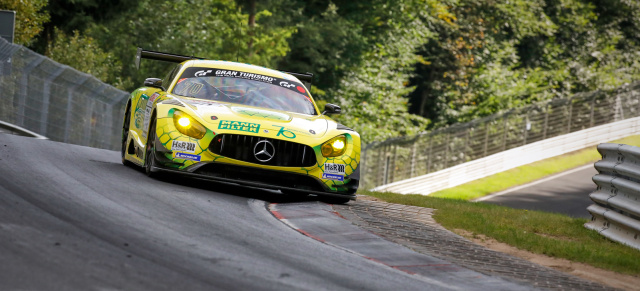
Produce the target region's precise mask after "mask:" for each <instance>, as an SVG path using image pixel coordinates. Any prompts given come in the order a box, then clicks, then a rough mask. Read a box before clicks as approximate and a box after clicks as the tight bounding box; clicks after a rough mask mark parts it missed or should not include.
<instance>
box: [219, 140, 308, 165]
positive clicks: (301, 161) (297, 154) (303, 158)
mask: <svg viewBox="0 0 640 291" xmlns="http://www.w3.org/2000/svg"><path fill="white" fill-rule="evenodd" d="M261 140H267V141H269V142H271V144H273V147H274V148H275V154H274V155H273V158H272V159H271V160H269V161H267V162H262V161H259V160H258V159H256V157H255V155H254V149H255V147H256V143H257V142H259V141H261ZM209 150H211V151H212V152H213V153H215V154H217V155H221V156H224V157H228V158H232V159H235V160H240V161H245V162H249V163H255V164H261V165H269V166H279V167H310V166H313V165H315V164H316V154H315V152H314V151H313V149H312V148H311V147H310V146H308V145H303V144H299V143H295V142H290V141H285V140H279V139H272V138H265V137H258V136H250V135H242V134H218V135H216V136H215V138H214V139H213V141H212V142H211V145H210V146H209ZM263 159H264V158H263Z"/></svg>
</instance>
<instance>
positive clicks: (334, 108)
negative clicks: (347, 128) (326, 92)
mask: <svg viewBox="0 0 640 291" xmlns="http://www.w3.org/2000/svg"><path fill="white" fill-rule="evenodd" d="M341 112H342V109H340V106H338V105H335V104H331V103H327V104H325V105H324V112H322V114H323V115H324V114H340V113H341Z"/></svg>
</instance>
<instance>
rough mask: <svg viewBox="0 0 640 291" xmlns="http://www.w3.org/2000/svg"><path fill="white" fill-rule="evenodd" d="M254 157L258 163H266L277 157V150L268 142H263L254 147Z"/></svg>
mask: <svg viewBox="0 0 640 291" xmlns="http://www.w3.org/2000/svg"><path fill="white" fill-rule="evenodd" d="M253 155H254V156H255V157H256V159H257V160H258V161H261V162H263V163H266V162H268V161H270V160H271V159H273V156H275V155H276V148H275V147H274V146H273V144H272V143H271V142H270V141H268V140H261V141H259V142H257V143H256V146H255V147H253Z"/></svg>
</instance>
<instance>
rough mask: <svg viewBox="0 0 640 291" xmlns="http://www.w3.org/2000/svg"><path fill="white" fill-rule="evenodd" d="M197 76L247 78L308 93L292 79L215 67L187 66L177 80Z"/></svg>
mask: <svg viewBox="0 0 640 291" xmlns="http://www.w3.org/2000/svg"><path fill="white" fill-rule="evenodd" d="M197 77H227V78H240V79H247V80H252V81H258V82H263V83H267V84H273V85H276V86H280V87H283V88H287V89H289V90H291V91H294V92H297V93H299V94H302V95H304V96H307V95H308V94H309V93H308V92H307V91H306V90H305V89H304V87H303V86H302V85H301V84H300V83H296V82H294V81H290V80H286V79H280V78H276V77H271V76H265V75H261V74H254V73H247V72H242V71H234V70H225V69H216V68H203V67H191V68H187V69H186V70H185V71H184V73H182V76H180V79H179V80H183V79H185V78H197ZM181 91H182V90H181ZM175 92H176V93H177V94H180V93H179V92H178V91H175Z"/></svg>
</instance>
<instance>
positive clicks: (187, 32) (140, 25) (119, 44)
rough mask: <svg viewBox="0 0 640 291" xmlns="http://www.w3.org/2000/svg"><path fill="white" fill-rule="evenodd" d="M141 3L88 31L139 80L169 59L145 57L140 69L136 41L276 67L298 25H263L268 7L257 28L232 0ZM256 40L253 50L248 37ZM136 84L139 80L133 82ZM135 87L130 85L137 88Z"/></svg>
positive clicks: (160, 68) (162, 70)
mask: <svg viewBox="0 0 640 291" xmlns="http://www.w3.org/2000/svg"><path fill="white" fill-rule="evenodd" d="M138 5H139V6H138V8H137V9H134V10H132V11H129V12H127V13H125V14H123V15H122V17H120V18H118V19H117V20H114V21H111V22H108V23H106V24H105V25H100V26H97V25H96V26H94V27H92V28H91V29H90V30H89V34H90V35H92V36H95V37H96V38H97V39H100V40H101V43H102V46H103V47H110V48H111V51H113V52H114V53H115V55H116V56H117V58H118V59H119V60H120V61H121V62H122V64H123V68H122V74H123V75H124V76H126V77H127V78H130V79H132V80H135V82H136V83H137V84H139V83H141V82H142V80H144V78H147V77H154V76H155V77H158V76H163V75H164V74H165V71H166V70H167V65H166V64H163V63H161V62H150V61H146V62H145V61H143V63H142V68H141V70H140V71H135V68H134V65H133V59H134V56H135V51H136V47H137V46H140V47H142V48H145V49H151V50H158V51H166V52H172V53H177V54H184V55H194V56H199V57H204V58H210V59H220V60H233V61H235V60H238V61H240V62H247V63H252V64H257V65H263V66H268V67H273V66H274V65H275V62H276V61H277V59H278V58H281V57H283V56H284V55H286V53H287V52H288V51H289V48H288V44H287V39H288V38H289V37H290V36H291V35H292V34H293V33H294V32H295V27H292V26H285V27H264V26H262V25H261V24H260V23H261V21H262V20H263V19H264V18H269V17H272V15H271V13H270V12H269V11H267V10H262V11H259V12H258V13H257V15H256V26H255V27H254V29H253V31H252V33H249V29H248V24H247V20H248V17H249V16H248V14H245V13H243V12H242V11H241V9H240V8H239V7H238V6H236V4H235V2H234V1H230V0H207V1H199V2H198V5H194V3H192V1H186V0H182V1H162V2H158V1H150V0H146V1H140V3H139V4H138ZM250 40H253V53H252V54H251V56H249V48H248V43H249V41H250ZM134 87H135V86H134ZM134 87H131V88H128V89H129V90H132V89H133V88H134Z"/></svg>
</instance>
